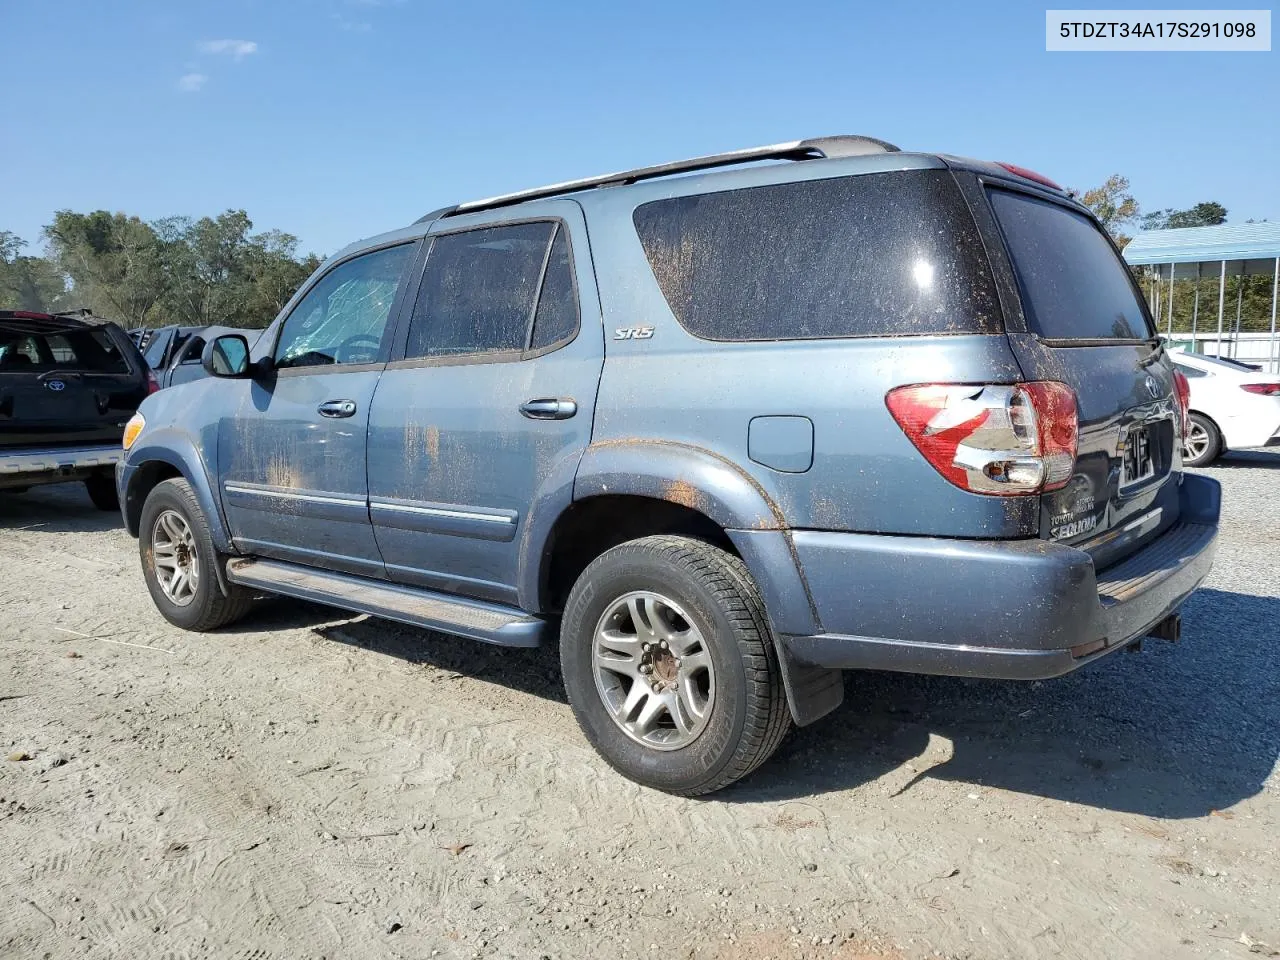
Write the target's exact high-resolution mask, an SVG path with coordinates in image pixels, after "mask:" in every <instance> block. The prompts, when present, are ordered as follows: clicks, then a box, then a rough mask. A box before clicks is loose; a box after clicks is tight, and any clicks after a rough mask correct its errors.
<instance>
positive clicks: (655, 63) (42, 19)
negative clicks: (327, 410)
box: [0, 0, 1280, 253]
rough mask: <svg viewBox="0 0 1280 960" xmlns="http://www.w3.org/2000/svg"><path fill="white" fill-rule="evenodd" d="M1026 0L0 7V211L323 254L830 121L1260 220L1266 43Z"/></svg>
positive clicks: (1276, 141) (1268, 102)
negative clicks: (1166, 31) (563, 184)
mask: <svg viewBox="0 0 1280 960" xmlns="http://www.w3.org/2000/svg"><path fill="white" fill-rule="evenodd" d="M1054 6H1066V5H1065V4H1060V3H1059V4H1054ZM1044 10H1045V6H1044V5H1043V4H1031V3H1006V4H989V5H986V6H982V5H978V4H971V3H938V4H912V3H885V4H874V5H872V4H865V5H864V4H858V3H850V2H847V0H846V2H842V3H834V2H833V3H827V2H806V0H792V2H786V3H782V2H776V0H775V2H772V3H758V2H754V0H739V2H735V3H696V2H667V0H654V2H647V3H644V4H629V3H609V2H597V3H583V2H576V0H575V2H557V0H541V2H525V3H500V2H492V3H488V2H475V0H472V2H467V0H461V2H459V0H453V2H444V0H181V2H175V0H166V2H160V0H115V2H111V3H103V2H101V0H91V2H90V0H75V2H72V0H41V2H38V3H36V2H29V3H22V2H18V0H0V49H3V52H4V58H5V67H6V74H7V77H8V83H7V90H6V92H5V95H4V97H3V102H0V138H2V139H3V142H4V143H5V145H6V147H7V149H5V150H3V151H0V229H9V230H13V231H15V232H17V233H19V234H20V235H21V236H23V237H25V238H26V239H28V240H31V241H36V240H37V239H38V235H39V230H40V227H41V226H42V225H43V224H45V223H47V222H48V221H49V219H50V218H51V216H52V214H53V212H54V211H55V210H57V209H60V208H71V209H75V210H82V211H84V210H90V209H97V208H106V209H109V210H123V211H126V212H128V213H132V214H137V215H139V216H142V217H144V218H147V219H151V218H155V217H161V216H165V215H169V214H177V213H182V214H190V215H195V216H200V215H204V214H216V213H218V212H219V211H221V210H224V209H226V208H229V207H236V208H244V209H245V210H247V211H248V212H249V215H250V216H251V217H252V218H253V220H254V222H255V225H256V227H257V228H258V229H267V228H280V229H283V230H287V231H290V232H292V233H295V234H297V235H298V236H299V237H300V238H301V239H302V242H303V246H304V248H305V249H308V250H314V251H316V252H318V253H329V252H332V251H334V250H335V249H337V248H338V247H340V246H342V245H344V244H345V243H347V242H349V241H350V240H353V239H356V238H359V237H363V236H367V235H369V234H371V233H377V232H379V231H381V230H385V229H389V228H391V227H395V226H399V225H402V224H404V223H407V222H409V221H411V220H413V219H415V218H416V217H417V216H419V215H420V214H421V213H423V212H425V211H427V210H429V209H432V208H434V207H437V206H441V205H444V204H446V203H449V202H452V201H458V200H464V199H468V198H474V197H480V196H487V195H490V194H494V193H501V192H504V191H507V190H511V189H517V188H520V187H526V186H535V185H537V184H540V183H545V182H549V181H555V180H563V179H569V178H573V177H577V176H582V175H586V174H591V173H599V172H605V171H609V170H614V169H619V168H626V167H631V166H639V165H642V164H647V163H654V162H660V161H663V160H670V159H675V158H679V157H685V156H691V155H696V154H700V153H710V152H716V151H719V150H724V149H732V148H735V147H742V146H749V145H755V144H760V143H770V142H774V141H778V140H787V139H793V138H799V137H804V136H814V135H822V134H829V133H866V134H871V135H874V136H877V137H881V138H883V139H887V140H890V141H892V142H894V143H897V144H899V145H900V146H902V147H903V148H905V149H924V150H940V151H944V152H950V153H959V154H966V155H970V156H976V157H982V158H988V159H997V160H1007V161H1010V162H1013V163H1018V164H1022V165H1024V166H1028V167H1031V168H1032V169H1036V170H1040V171H1042V172H1044V173H1046V174H1048V175H1049V176H1051V177H1053V178H1054V179H1056V180H1058V181H1059V182H1061V183H1064V184H1068V185H1072V186H1077V187H1088V186H1093V185H1095V184H1097V183H1098V182H1100V181H1101V180H1103V179H1104V178H1105V177H1106V176H1107V175H1108V174H1110V173H1112V172H1121V173H1123V174H1125V175H1126V176H1128V177H1129V178H1130V180H1131V181H1132V189H1133V191H1134V193H1135V194H1136V195H1137V197H1138V199H1139V200H1140V201H1141V202H1142V204H1143V205H1144V208H1146V209H1156V208H1161V207H1166V206H1172V207H1185V206H1189V205H1191V204H1193V203H1195V202H1197V201H1200V200H1218V201H1219V202H1221V203H1223V204H1225V205H1226V206H1227V208H1228V210H1229V211H1230V219H1231V220H1233V221H1242V220H1244V219H1247V218H1249V217H1254V218H1267V219H1273V220H1274V219H1280V176H1277V171H1278V170H1280V121H1278V120H1277V103H1278V102H1280V101H1278V100H1277V94H1280V62H1278V61H1277V57H1280V54H1278V53H1276V52H1271V53H1248V54H1229V53H1198V54H1197V53H1145V54H1108V53H1046V52H1045V50H1044Z"/></svg>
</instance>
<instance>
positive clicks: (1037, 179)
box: [996, 160, 1062, 190]
mask: <svg viewBox="0 0 1280 960" xmlns="http://www.w3.org/2000/svg"><path fill="white" fill-rule="evenodd" d="M996 166H997V167H1004V169H1006V170H1008V171H1009V172H1010V173H1012V174H1013V175H1014V176H1015V177H1021V178H1022V179H1023V180H1030V181H1032V182H1033V183H1039V184H1043V185H1044V186H1046V187H1051V188H1052V189H1054V190H1061V189H1062V187H1060V186H1058V184H1056V183H1054V182H1053V181H1052V180H1050V179H1049V178H1048V177H1046V176H1045V175H1044V174H1043V173H1036V172H1035V171H1034V170H1028V169H1027V168H1026V167H1020V166H1018V165H1017V164H1016V163H1001V162H1000V161H999V160H997V161H996Z"/></svg>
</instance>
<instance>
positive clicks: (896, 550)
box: [783, 475, 1220, 679]
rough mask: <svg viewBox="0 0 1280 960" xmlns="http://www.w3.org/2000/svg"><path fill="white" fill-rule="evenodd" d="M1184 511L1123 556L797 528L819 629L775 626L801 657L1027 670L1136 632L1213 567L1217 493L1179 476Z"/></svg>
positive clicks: (1043, 673)
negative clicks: (1098, 563) (1104, 563)
mask: <svg viewBox="0 0 1280 960" xmlns="http://www.w3.org/2000/svg"><path fill="white" fill-rule="evenodd" d="M1179 498H1180V501H1181V516H1180V519H1179V522H1178V523H1177V524H1176V525H1174V526H1173V527H1171V528H1170V529H1169V530H1167V531H1166V532H1165V533H1164V534H1162V535H1161V536H1160V537H1159V538H1158V539H1156V540H1155V541H1153V542H1152V543H1150V544H1148V545H1147V546H1145V547H1144V548H1143V549H1141V550H1140V551H1138V552H1137V553H1135V554H1133V555H1132V556H1130V557H1128V558H1126V559H1125V560H1123V561H1122V562H1121V563H1119V564H1117V565H1115V566H1113V567H1111V568H1109V569H1107V570H1104V571H1103V572H1102V573H1101V574H1098V573H1096V572H1095V570H1094V567H1093V560H1092V558H1091V557H1090V556H1089V554H1087V553H1085V552H1084V551H1081V550H1077V549H1074V548H1072V547H1067V546H1063V545H1060V544H1055V543H1051V542H1047V541H1041V540H1035V541H1026V540H1021V541H1003V542H1001V541H959V540H941V539H933V538H924V537H894V536H876V535H863V534H838V533H818V532H812V531H797V532H796V534H795V547H796V553H797V555H798V557H799V559H800V562H801V564H802V567H803V570H804V573H805V578H806V580H807V582H808V584H809V588H810V592H811V595H812V597H813V600H814V604H815V606H816V608H817V613H818V618H819V620H820V621H821V624H822V632H821V633H817V634H813V635H808V636H784V637H783V643H784V645H785V646H786V647H787V649H788V651H789V652H790V653H791V655H792V656H793V657H794V658H795V659H796V660H798V661H799V662H801V663H805V664H809V665H812V666H820V667H833V668H841V669H853V668H860V669H873V670H898V671H906V672H910V673H932V674H944V675H948V676H968V677H992V678H1006V679H1036V678H1046V677H1056V676H1060V675H1061V674H1064V673H1068V672H1070V671H1072V670H1074V669H1076V668H1077V667H1080V666H1083V665H1084V664H1086V663H1089V662H1091V661H1093V660H1096V659H1098V658H1099V657H1102V656H1105V655H1106V654H1108V653H1111V652H1114V651H1115V650H1119V649H1120V648H1122V647H1124V646H1126V645H1127V644H1128V643H1129V642H1130V641H1132V640H1134V639H1136V638H1139V637H1142V636H1145V635H1146V634H1147V633H1148V632H1149V631H1150V630H1151V629H1152V628H1153V627H1154V626H1155V625H1156V624H1157V623H1159V622H1160V621H1161V620H1163V619H1164V618H1165V617H1167V616H1168V615H1169V614H1171V613H1173V612H1174V611H1175V610H1177V609H1178V607H1179V606H1180V605H1181V604H1182V602H1183V601H1184V600H1185V599H1186V598H1187V597H1188V596H1189V595H1190V594H1191V593H1192V592H1193V591H1194V590H1195V589H1196V587H1197V586H1199V585H1200V583H1201V581H1203V580H1204V578H1205V577H1206V576H1207V575H1208V573H1209V568H1210V566H1211V565H1212V563H1213V556H1214V551H1215V547H1216V542H1217V530H1218V511H1219V503H1220V491H1219V487H1218V483H1217V481H1215V480H1211V479H1209V478H1207V477H1202V476H1192V475H1185V476H1184V478H1183V483H1182V486H1181V488H1180V491H1179Z"/></svg>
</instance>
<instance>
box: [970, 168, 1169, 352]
mask: <svg viewBox="0 0 1280 960" xmlns="http://www.w3.org/2000/svg"><path fill="white" fill-rule="evenodd" d="M988 195H989V196H990V198H991V206H992V208H993V209H994V210H995V214H996V220H997V221H998V222H999V224H1000V230H1001V232H1002V233H1003V234H1004V240H1005V246H1006V247H1007V249H1008V251H1009V258H1010V260H1012V262H1013V270H1014V273H1015V274H1016V276H1017V278H1018V288H1019V290H1020V291H1021V293H1022V308H1023V312H1024V313H1025V314H1026V317H1027V326H1028V328H1029V329H1030V331H1031V332H1032V333H1034V334H1037V335H1039V336H1041V337H1043V338H1045V339H1046V340H1145V339H1148V338H1150V337H1151V336H1153V335H1154V333H1153V331H1152V330H1151V328H1150V326H1149V325H1148V323H1147V319H1146V315H1145V314H1144V313H1143V310H1142V305H1141V303H1140V302H1139V299H1138V292H1137V290H1136V289H1135V288H1134V285H1133V282H1132V280H1131V279H1130V277H1129V268H1128V267H1126V266H1125V265H1124V263H1123V262H1122V261H1121V260H1120V258H1119V257H1118V256H1116V252H1115V250H1114V249H1112V246H1111V243H1110V241H1108V240H1107V238H1106V237H1105V236H1104V235H1103V234H1102V231H1101V230H1099V229H1098V227H1096V226H1095V225H1094V224H1093V221H1091V220H1090V219H1089V218H1088V217H1086V216H1083V215H1082V214H1079V213H1076V212H1075V211H1074V210H1070V209H1068V208H1067V207H1064V206H1062V205H1061V204H1057V203H1052V202H1050V201H1047V200H1040V199H1037V198H1036V197H1032V196H1028V195H1027V194H1023V193H1015V192H1013V191H1010V190H995V189H993V190H989V191H988Z"/></svg>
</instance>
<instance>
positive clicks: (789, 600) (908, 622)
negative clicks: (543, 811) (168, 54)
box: [118, 137, 1219, 795]
mask: <svg viewBox="0 0 1280 960" xmlns="http://www.w3.org/2000/svg"><path fill="white" fill-rule="evenodd" d="M765 160H769V161H794V162H790V163H770V164H755V165H751V166H747V165H746V164H747V163H749V162H750V161H765ZM734 166H736V167H737V169H716V168H726V167H734ZM674 174H683V176H672V175H674ZM203 363H204V364H205V367H206V369H207V370H208V371H209V372H210V373H212V374H213V375H214V377H213V378H209V379H205V380H201V381H197V382H195V383H189V384H185V385H183V386H180V387H178V388H175V389H173V390H167V391H163V392H162V393H160V394H158V395H157V396H155V397H152V398H150V399H148V400H147V402H146V403H145V404H144V405H143V407H142V409H141V410H140V411H139V415H138V416H137V417H136V418H135V419H134V420H133V422H132V423H131V425H130V427H129V431H128V433H127V435H126V437H125V446H126V448H127V450H128V453H127V455H126V458H125V461H124V462H123V463H122V464H121V466H120V468H119V470H118V485H119V489H120V494H121V498H122V510H123V514H124V517H125V521H126V524H127V527H128V529H129V530H130V531H131V532H132V533H134V534H135V535H138V536H139V537H140V542H139V549H140V554H141V558H142V566H143V572H144V574H145V577H146V582H147V586H148V589H149V590H150V592H151V595H152V597H153V599H154V600H155V603H156V606H157V607H158V608H159V610H160V611H161V613H162V614H163V615H164V616H165V617H166V618H168V619H169V620H170V622H172V623H175V624H178V625H180V626H183V627H186V628H189V629H192V630H209V629H213V628H215V627H218V626H220V625H222V624H225V623H229V622H231V621H232V620H234V619H235V618H237V617H239V616H241V615H243V614H244V613H245V612H246V610H248V609H249V604H250V599H251V597H253V596H254V595H255V594H256V593H260V592H267V593H277V594H285V595H289V596H294V597H303V598H307V599H310V600H314V601H319V602H323V603H329V604H332V605H334V606H337V607H341V608H344V609H347V610H352V611H361V612H365V613H370V614H374V615H377V616H383V617H387V618H390V619H394V620H399V621H403V622H405V623H411V624H417V625H420V626H423V627H429V628H435V629H440V630H445V631H451V632H453V633H457V634H461V635H463V636H467V637H472V638H475V639H477V640H481V641H485V642H488V643H494V644H500V645H507V646H532V645H535V644H538V643H541V642H543V641H548V642H553V643H554V642H556V640H557V638H558V640H559V649H560V657H561V664H562V668H563V675H564V682H565V687H566V690H567V692H568V697H569V701H570V703H571V704H572V707H573V710H574V713H575V714H576V716H577V718H578V720H579V722H580V723H581V724H582V727H583V729H584V731H585V732H586V735H587V737H588V739H589V740H590V741H591V743H592V744H594V745H595V747H596V748H597V749H598V750H599V751H600V753H601V754H602V755H603V756H604V757H605V759H606V760H607V761H608V762H609V763H611V764H612V765H613V766H615V767H616V768H617V769H618V770H620V771H621V772H622V773H624V774H625V775H626V776H629V777H631V778H633V779H635V780H636V781H638V782H640V783H644V784H648V785H650V786H653V787H656V788H658V789H661V790H666V791H670V792H673V793H678V794H688V795H692V794H701V793H706V792H709V791H712V790H716V789H718V788H720V787H723V786H725V785H726V784H728V783H731V782H733V781H734V780H737V779H738V778H740V777H742V776H744V775H746V774H747V773H749V772H750V771H751V770H753V769H754V768H755V767H757V766H758V765H759V764H761V763H763V762H764V760H765V759H766V758H768V757H769V755H770V754H771V753H772V752H773V750H774V749H775V748H776V747H777V745H778V743H779V742H780V740H781V739H782V737H783V735H784V733H785V732H786V730H787V729H788V727H789V725H790V724H791V723H792V722H793V721H794V722H796V723H798V724H807V723H812V722H813V721H815V720H817V719H818V718H820V717H822V716H823V715H825V714H826V713H828V712H829V711H831V710H833V709H834V708H835V707H836V706H838V705H839V703H840V702H841V699H842V697H843V690H844V687H843V683H842V678H841V671H842V670H845V669H864V668H869V669H888V670H902V671H910V672H921V673H936V674H951V675H962V676H977V677H1000V678H1033V677H1037V678H1039V677H1054V676H1057V675H1059V674H1063V673H1066V672H1068V671H1070V670H1074V669H1076V668H1077V667H1080V666H1082V665H1084V664H1087V663H1091V662H1093V661H1094V660H1096V659H1098V658H1099V657H1102V656H1105V655H1107V654H1109V653H1112V652H1114V651H1116V650H1119V649H1121V648H1123V647H1127V646H1130V645H1131V644H1133V643H1134V642H1135V641H1136V640H1138V639H1140V638H1142V637H1144V636H1163V637H1166V638H1172V637H1175V636H1176V635H1177V632H1178V628H1179V623H1180V621H1179V619H1178V614H1177V610H1178V607H1179V605H1180V604H1181V603H1182V602H1183V600H1184V599H1185V598H1186V597H1187V596H1188V595H1189V594H1190V593H1191V592H1192V591H1193V590H1194V589H1195V588H1196V586H1197V585H1198V584H1199V583H1200V581H1201V580H1202V579H1203V578H1204V576H1205V575H1206V574H1207V572H1208V570H1209V567H1210V563H1211V560H1212V556H1213V551H1214V545H1215V540H1216V534H1217V523H1218V508H1219V488H1218V485H1217V483H1216V482H1214V481H1213V480H1211V479H1209V478H1207V477H1202V476H1196V475H1191V474H1184V473H1183V471H1182V464H1181V459H1180V453H1181V440H1182V433H1183V419H1184V416H1185V411H1186V382H1185V379H1180V378H1179V377H1178V376H1176V375H1175V373H1174V369H1173V365H1172V363H1171V362H1170V360H1169V358H1168V356H1167V354H1166V353H1165V351H1164V348H1163V346H1162V345H1161V343H1160V340H1159V339H1158V338H1157V337H1156V336H1155V331H1154V328H1153V326H1152V322H1151V318H1150V316H1149V314H1148V312H1147V308H1146V306H1145V303H1144V300H1143V297H1142V295H1141V292H1140V291H1139V290H1138V289H1137V287H1136V286H1135V284H1134V282H1133V280H1132V278H1131V276H1130V274H1129V271H1128V270H1127V269H1126V268H1125V267H1124V265H1123V263H1122V261H1121V260H1120V257H1119V255H1118V252H1117V250H1116V248H1115V247H1114V245H1113V244H1112V243H1111V241H1110V240H1109V239H1108V238H1107V235H1106V233H1105V232H1104V231H1103V230H1102V229H1101V228H1100V226H1099V225H1098V223H1097V221H1096V220H1095V219H1094V218H1093V217H1092V215H1091V214H1090V213H1089V211H1088V210H1087V209H1085V208H1084V207H1082V206H1080V205H1079V204H1077V203H1075V202H1074V201H1073V200H1071V199H1070V198H1069V197H1068V196H1067V195H1066V194H1065V193H1064V192H1063V191H1062V190H1060V189H1058V188H1057V187H1056V186H1055V185H1053V184H1052V183H1050V182H1049V181H1047V180H1045V179H1044V178H1042V177H1040V176H1039V175H1037V174H1034V173H1031V172H1029V171H1024V170H1021V169H1020V168H1016V167H1011V166H1008V167H1007V166H1001V165H996V164H991V163H985V162H981V161H975V160H964V159H958V158H954V157H948V156H939V155H935V154H918V153H902V152H898V151H897V148H895V147H892V146H890V145H888V144H885V143H883V142H881V141H878V140H873V139H871V138H865V137H836V138H826V139H821V140H810V141H801V142H795V143H790V144H783V145H778V146H772V147H763V148H758V149H752V150H745V151H739V152H736V153H731V154H723V155H718V156H713V157H705V158H700V159H697V160H692V161H685V162H682V163H673V164H665V165H662V166H658V167H651V168H645V169H640V170H632V171H627V172H625V173H619V174H614V175H610V176H605V177H598V178H591V179H587V180H580V181H575V182H571V183H564V184H558V185H554V186H551V187H544V188H540V189H536V190H530V191H526V192H522V193H517V194H511V195H507V196H502V197H497V198H494V199H490V200H482V201H477V202H471V203H463V204H460V205H458V206H455V207H449V208H446V209H444V210H439V211H436V212H434V213H432V214H428V215H427V216H425V217H423V218H422V219H420V220H418V221H417V222H416V223H414V224H413V225H412V226H409V227H406V228H404V229H401V230H397V231H393V232H391V233H387V234H383V235H382V236H379V237H375V238H373V239H371V240H368V241H365V242H363V243H358V244H355V245H353V246H351V247H348V248H347V249H345V250H343V251H342V252H341V253H339V254H338V255H337V256H335V257H333V258H332V259H331V260H329V261H328V262H327V263H326V264H324V265H323V266H322V267H321V268H320V269H319V270H318V271H317V272H316V274H315V275H314V276H313V277H312V278H311V279H310V280H309V281H308V282H307V283H306V284H305V285H304V286H303V288H302V289H301V290H299V291H298V293H297V294H296V295H295V296H294V298H293V299H292V300H291V301H290V303H289V304H288V305H287V306H286V307H285V309H284V311H283V312H282V313H281V314H280V316H279V317H278V318H277V319H276V321H275V322H274V323H273V324H272V326H271V327H270V328H269V329H268V331H267V333H266V334H265V335H264V336H263V337H262V339H261V340H260V341H259V344H258V346H257V348H256V349H254V350H252V351H251V350H250V348H249V345H248V343H247V341H246V340H245V339H244V338H243V337H241V336H239V335H237V334H229V335H226V336H221V337H218V338H216V339H215V340H213V341H212V342H210V343H209V344H208V345H207V346H206V348H205V352H204V356H203ZM424 642H429V640H428V639H427V638H426V637H424Z"/></svg>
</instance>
